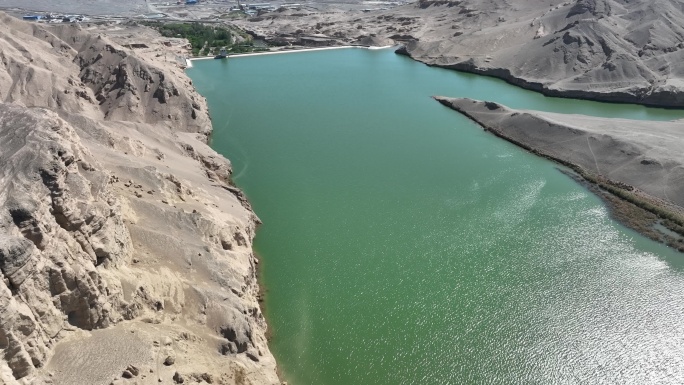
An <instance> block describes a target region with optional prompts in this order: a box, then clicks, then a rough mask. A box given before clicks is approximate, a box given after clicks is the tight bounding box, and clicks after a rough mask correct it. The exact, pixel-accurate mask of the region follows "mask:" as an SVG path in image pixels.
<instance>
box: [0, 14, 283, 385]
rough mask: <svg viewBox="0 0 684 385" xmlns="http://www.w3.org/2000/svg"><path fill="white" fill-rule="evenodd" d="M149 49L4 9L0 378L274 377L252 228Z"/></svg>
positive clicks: (173, 82)
mask: <svg viewBox="0 0 684 385" xmlns="http://www.w3.org/2000/svg"><path fill="white" fill-rule="evenodd" d="M148 43H149V46H150V47H148V48H149V49H147V50H144V51H140V52H134V50H132V49H129V48H126V47H124V45H122V44H126V42H125V37H124V36H123V35H121V34H119V35H116V38H114V37H110V36H108V32H107V27H93V28H91V29H90V30H88V31H85V30H82V29H81V28H79V27H77V26H73V25H63V26H55V27H48V26H44V25H38V24H29V23H24V22H22V21H19V20H16V19H13V18H11V17H9V16H6V15H4V14H0V100H1V101H2V103H0V143H2V146H1V147H0V274H1V275H2V283H0V383H3V384H43V383H51V384H105V385H106V384H110V383H115V384H126V383H130V384H133V383H137V384H158V383H167V384H168V383H184V384H192V383H214V384H276V383H278V379H277V377H276V372H275V361H274V359H273V357H272V355H271V353H270V352H269V350H268V347H267V344H266V338H265V330H266V324H265V320H264V318H263V315H262V314H261V310H260V308H259V304H258V296H259V294H258V285H257V283H256V264H257V263H258V261H257V260H256V258H255V257H254V254H253V253H252V249H251V242H252V238H253V236H254V231H255V226H256V224H257V223H258V219H257V217H256V216H255V214H254V213H253V212H252V210H251V208H250V206H249V203H248V202H247V201H246V199H245V198H244V196H243V195H242V193H241V192H240V191H239V190H237V189H236V188H234V187H233V186H232V185H231V184H230V173H231V168H230V163H229V162H228V161H227V160H226V159H224V158H223V157H221V156H220V155H218V154H217V153H215V152H214V151H213V150H212V149H210V148H209V147H208V146H207V145H206V140H207V135H208V134H209V133H210V132H211V123H210V120H209V116H208V113H207V106H206V103H205V101H204V99H203V98H202V97H201V96H200V95H198V94H197V93H196V92H195V91H194V90H193V88H192V86H191V81H190V79H189V78H187V77H186V76H185V74H184V73H183V71H182V69H180V68H178V66H177V65H176V62H175V61H167V60H166V59H165V57H164V55H163V53H164V49H166V48H165V46H163V45H162V44H157V43H155V42H148Z"/></svg>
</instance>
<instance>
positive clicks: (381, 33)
mask: <svg viewBox="0 0 684 385" xmlns="http://www.w3.org/2000/svg"><path fill="white" fill-rule="evenodd" d="M683 20H684V2H682V1H678V0H633V1H626V0H572V1H565V2H563V1H559V0H553V1H541V0H419V1H417V2H415V3H411V4H408V5H404V6H400V7H396V8H393V9H390V10H384V11H373V12H368V13H354V12H338V13H320V14H318V13H307V12H295V11H281V12H274V13H269V14H265V15H263V16H260V17H258V18H253V19H250V20H249V21H244V22H241V25H242V26H243V27H244V28H245V29H247V30H250V31H252V33H254V34H255V35H258V36H262V37H265V38H266V39H268V40H271V41H273V42H275V43H277V44H304V45H312V44H317V43H321V42H324V43H325V44H370V45H382V44H391V43H402V44H405V48H404V49H403V50H402V51H401V52H403V53H406V54H408V55H410V56H411V57H413V58H415V59H417V60H420V61H422V62H425V63H427V64H430V65H438V66H443V67H448V68H454V69H460V70H465V71H470V72H476V73H483V74H488V75H492V76H496V77H500V78H503V79H506V80H508V81H510V82H512V83H515V84H518V85H522V86H524V87H526V88H531V89H534V90H538V91H541V92H544V93H546V94H549V95H562V96H568V97H581V98H588V99H597V100H605V101H620V102H636V103H641V104H647V105H657V106H669V107H684V94H683V90H684V78H683V76H684V64H682V63H684V60H683V59H684V43H683V42H684V27H683V26H682V21H683ZM312 38H315V39H312Z"/></svg>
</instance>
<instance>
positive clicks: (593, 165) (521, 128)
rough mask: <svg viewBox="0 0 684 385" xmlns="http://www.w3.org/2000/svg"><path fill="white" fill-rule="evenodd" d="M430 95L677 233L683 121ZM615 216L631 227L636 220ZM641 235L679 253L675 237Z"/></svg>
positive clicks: (682, 210) (683, 201)
mask: <svg viewBox="0 0 684 385" xmlns="http://www.w3.org/2000/svg"><path fill="white" fill-rule="evenodd" d="M435 99H436V100H437V101H439V102H440V103H442V104H443V105H445V106H447V107H449V108H452V109H454V110H456V111H458V112H460V113H462V114H464V115H466V116H467V117H469V118H471V119H472V120H474V121H475V122H476V123H478V124H480V125H482V126H483V127H484V128H485V129H487V130H488V131H490V132H492V133H494V134H495V135H497V136H499V137H502V138H504V139H506V140H508V141H511V142H513V143H515V144H517V145H519V146H521V147H523V148H525V149H528V150H530V151H532V152H534V153H536V154H538V155H541V156H544V157H547V158H550V159H553V160H555V161H558V162H560V163H562V164H565V165H568V166H570V167H571V168H573V169H574V170H575V171H577V172H578V173H579V174H580V175H582V176H583V177H584V178H585V179H586V180H588V181H590V182H592V184H594V185H597V186H600V187H601V191H602V192H606V193H610V194H611V195H614V196H617V197H618V198H619V199H620V200H623V201H627V202H632V203H635V204H636V205H637V206H639V207H641V208H642V209H646V211H650V212H651V214H655V216H656V217H654V216H653V215H650V216H649V215H648V214H645V216H648V221H650V222H652V223H651V224H654V223H659V222H660V221H662V224H663V225H665V226H666V227H669V228H671V229H672V230H673V231H675V232H680V233H681V232H683V230H684V228H683V227H682V223H681V222H682V219H684V215H683V214H684V154H682V151H681V149H682V148H684V137H682V127H683V126H684V125H683V124H682V122H681V121H671V122H649V121H635V120H628V119H607V118H597V117H591V116H584V115H568V114H556V113H549V112H538V111H524V110H513V109H509V108H507V107H505V106H502V105H500V104H497V103H493V102H483V101H476V100H472V99H467V98H446V97H435ZM623 208H624V207H623ZM635 215H637V214H635ZM639 215H640V216H644V215H641V214H639ZM670 216H671V218H670ZM658 217H659V218H658ZM621 219H623V222H627V223H626V224H628V225H632V227H636V225H637V224H636V223H629V220H625V218H621ZM638 226H643V224H639V225H638ZM637 229H638V230H642V229H641V228H637ZM646 230H648V229H646ZM647 232H649V231H647ZM647 235H649V236H652V237H653V238H656V239H659V240H663V241H665V242H667V243H670V244H671V245H672V246H674V247H676V248H679V249H681V250H684V244H682V242H681V236H679V237H671V238H673V239H668V238H665V239H660V236H657V235H655V234H651V233H650V232H649V233H648V234H647ZM666 235H667V234H666ZM669 235H671V234H669Z"/></svg>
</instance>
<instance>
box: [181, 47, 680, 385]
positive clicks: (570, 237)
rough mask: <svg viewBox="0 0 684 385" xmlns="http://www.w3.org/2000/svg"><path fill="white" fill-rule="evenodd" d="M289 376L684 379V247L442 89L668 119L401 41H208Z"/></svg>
mask: <svg viewBox="0 0 684 385" xmlns="http://www.w3.org/2000/svg"><path fill="white" fill-rule="evenodd" d="M188 74H189V75H190V76H191V78H192V80H193V83H194V85H195V86H196V87H197V89H198V90H199V92H200V93H201V94H202V95H204V96H205V97H206V98H207V100H208V103H209V108H210V113H211V116H212V120H213V125H214V135H213V139H212V146H213V147H214V148H215V149H216V150H217V151H219V152H220V153H222V154H223V155H225V156H226V157H228V158H229V159H231V161H232V162H233V169H234V179H235V182H236V183H237V184H238V186H239V187H241V188H242V189H243V190H244V191H245V192H246V193H247V196H248V197H249V199H250V201H251V202H252V204H253V206H254V209H255V211H256V213H257V215H259V217H260V218H261V219H262V221H263V222H264V224H263V225H262V226H261V227H260V228H259V231H258V234H257V238H256V244H255V248H256V251H257V252H258V253H259V255H260V256H261V257H262V268H263V277H262V278H263V283H264V284H265V285H266V287H267V290H268V291H267V294H266V304H265V312H266V318H267V320H268V323H269V327H270V328H271V331H272V333H273V339H272V341H271V344H270V346H271V349H272V351H273V353H274V355H275V357H276V360H277V361H278V364H279V366H280V369H281V371H282V374H283V377H284V379H285V380H287V381H288V382H289V383H290V384H291V385H351V384H359V385H360V384H369V385H398V384H406V385H410V384H421V385H437V384H590V383H591V384H594V383H605V384H644V383H649V384H656V383H658V384H675V383H684V255H682V254H679V253H677V252H675V251H674V250H672V249H669V248H667V247H665V246H663V245H660V244H657V243H654V242H652V241H650V240H648V239H645V238H643V237H641V236H639V235H638V234H636V233H634V232H632V231H630V230H628V229H625V228H624V227H622V226H621V225H619V224H618V223H616V222H615V221H613V220H612V219H610V218H609V216H608V212H607V209H606V208H605V206H604V205H603V204H602V202H601V201H600V199H598V198H597V197H595V196H594V195H592V194H591V193H589V192H588V191H587V190H586V189H585V188H584V187H582V186H581V185H579V184H577V183H576V182H574V181H573V180H572V179H571V178H570V177H568V176H566V175H565V174H563V173H562V172H560V171H559V170H558V166H557V165H555V164H554V163H551V162H549V161H547V160H545V159H541V158H538V157H535V156H533V155H531V154H529V153H527V152H525V151H523V150H521V149H519V148H517V147H515V146H514V145H512V144H510V143H508V142H505V141H503V140H501V139H499V138H496V137H494V136H493V135H491V134H488V133H486V132H484V131H483V130H482V129H481V128H479V127H478V126H476V125H475V124H474V123H472V122H470V121H469V120H468V119H466V118H464V117H462V116H461V115H459V114H458V113H456V112H454V111H452V110H449V109H447V108H446V107H443V106H441V105H440V104H439V103H437V102H436V101H434V100H432V99H431V98H430V97H431V96H432V95H443V96H451V97H459V96H462V97H471V98H474V99H481V100H482V99H483V100H491V101H496V102H499V103H502V104H505V105H507V106H510V107H513V108H524V109H536V110H543V111H553V112H561V113H582V114H587V115H597V116H608V117H622V118H632V119H652V120H667V119H675V118H682V117H684V112H682V111H672V110H660V109H651V108H645V107H639V106H632V105H615V104H604V103H594V102H588V101H577V100H569V99H556V98H546V97H544V96H542V95H539V94H537V93H533V92H530V91H525V90H522V89H520V88H516V87H514V86H511V85H508V84H506V83H504V82H502V81H499V80H496V79H491V78H486V77H481V76H476V75H469V74H462V73H457V72H453V71H448V70H443V69H438V68H430V67H427V66H425V65H422V64H420V63H417V62H414V61H412V60H410V59H408V58H406V57H403V56H398V55H395V54H394V53H393V52H392V51H391V50H364V49H344V50H330V51H320V52H303V53H296V54H287V55H264V56H251V57H241V58H233V59H229V60H203V61H195V62H194V67H193V68H191V69H189V70H188Z"/></svg>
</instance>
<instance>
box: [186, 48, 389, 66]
mask: <svg viewBox="0 0 684 385" xmlns="http://www.w3.org/2000/svg"><path fill="white" fill-rule="evenodd" d="M392 47H396V46H393V45H388V46H384V47H365V46H358V45H344V46H334V47H320V48H302V49H289V50H280V51H269V52H253V53H241V54H235V55H228V57H227V58H228V59H230V58H234V57H248V56H260V55H279V54H285V53H300V52H311V51H329V50H336V49H350V48H356V49H368V50H379V49H389V48H392ZM212 59H213V60H215V58H214V57H213V56H207V57H191V58H186V59H185V61H186V63H187V68H192V62H193V61H196V60H212Z"/></svg>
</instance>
